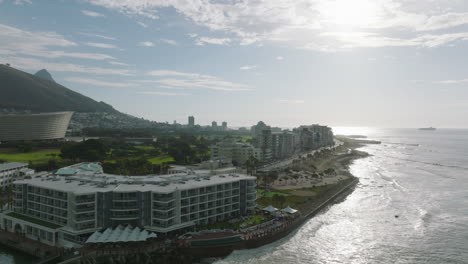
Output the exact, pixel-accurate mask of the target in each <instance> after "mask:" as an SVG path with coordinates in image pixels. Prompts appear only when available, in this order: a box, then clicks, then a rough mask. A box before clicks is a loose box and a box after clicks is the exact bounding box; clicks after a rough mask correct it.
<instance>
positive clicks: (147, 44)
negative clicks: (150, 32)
mask: <svg viewBox="0 0 468 264" xmlns="http://www.w3.org/2000/svg"><path fill="white" fill-rule="evenodd" d="M138 45H140V46H143V47H154V45H155V44H154V43H153V42H151V41H143V42H140V43H139V44H138Z"/></svg>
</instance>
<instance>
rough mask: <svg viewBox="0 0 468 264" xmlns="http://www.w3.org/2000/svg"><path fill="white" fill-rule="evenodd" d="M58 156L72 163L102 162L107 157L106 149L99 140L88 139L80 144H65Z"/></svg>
mask: <svg viewBox="0 0 468 264" xmlns="http://www.w3.org/2000/svg"><path fill="white" fill-rule="evenodd" d="M60 152H61V154H60V156H61V157H62V158H64V159H69V160H72V161H77V160H79V161H102V160H105V159H106V157H107V152H108V148H107V146H105V145H104V143H103V142H102V141H100V140H96V139H89V140H86V141H84V142H81V143H72V144H65V145H63V146H62V148H61V150H60Z"/></svg>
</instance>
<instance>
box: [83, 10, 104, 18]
mask: <svg viewBox="0 0 468 264" xmlns="http://www.w3.org/2000/svg"><path fill="white" fill-rule="evenodd" d="M81 13H83V15H85V16H90V17H106V16H105V15H103V14H101V13H98V12H94V11H91V10H81Z"/></svg>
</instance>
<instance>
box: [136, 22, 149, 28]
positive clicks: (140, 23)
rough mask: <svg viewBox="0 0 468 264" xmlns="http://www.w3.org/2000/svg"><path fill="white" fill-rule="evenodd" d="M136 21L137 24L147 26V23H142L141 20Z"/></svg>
mask: <svg viewBox="0 0 468 264" xmlns="http://www.w3.org/2000/svg"><path fill="white" fill-rule="evenodd" d="M137 23H138V25H140V26H142V27H144V28H147V27H148V25H147V24H145V23H143V22H141V21H138V22H137Z"/></svg>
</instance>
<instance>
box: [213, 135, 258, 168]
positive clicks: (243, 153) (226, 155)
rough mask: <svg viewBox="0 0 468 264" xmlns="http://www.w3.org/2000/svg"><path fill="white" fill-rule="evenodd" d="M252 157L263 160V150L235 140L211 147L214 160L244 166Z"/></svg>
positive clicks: (228, 140)
mask: <svg viewBox="0 0 468 264" xmlns="http://www.w3.org/2000/svg"><path fill="white" fill-rule="evenodd" d="M251 157H254V158H256V159H258V160H262V150H261V149H259V148H255V147H254V146H252V145H251V144H248V143H242V142H236V140H235V139H225V140H223V141H221V142H219V143H217V144H215V145H213V146H211V159H212V160H222V161H224V162H229V163H231V162H232V163H233V164H234V165H244V164H245V163H246V162H247V160H249V159H250V158H251Z"/></svg>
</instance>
